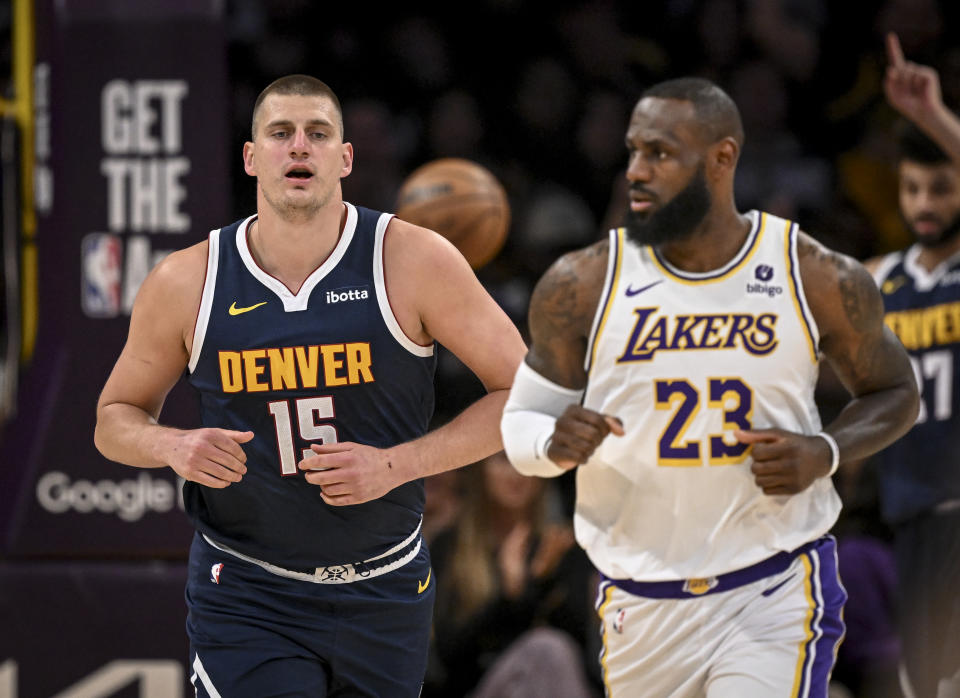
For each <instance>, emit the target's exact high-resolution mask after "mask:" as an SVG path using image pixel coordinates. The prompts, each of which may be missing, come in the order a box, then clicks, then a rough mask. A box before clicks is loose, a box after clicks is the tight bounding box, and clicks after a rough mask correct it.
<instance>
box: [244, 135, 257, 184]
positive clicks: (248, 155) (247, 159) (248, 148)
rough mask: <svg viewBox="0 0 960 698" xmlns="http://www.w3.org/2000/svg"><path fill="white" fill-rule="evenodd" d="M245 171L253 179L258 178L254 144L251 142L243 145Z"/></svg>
mask: <svg viewBox="0 0 960 698" xmlns="http://www.w3.org/2000/svg"><path fill="white" fill-rule="evenodd" d="M243 171H244V172H246V173H247V174H248V175H250V176H251V177H256V176H257V168H256V167H255V166H254V164H253V143H251V142H250V141H247V142H246V143H244V144H243Z"/></svg>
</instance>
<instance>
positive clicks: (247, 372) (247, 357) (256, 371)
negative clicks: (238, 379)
mask: <svg viewBox="0 0 960 698" xmlns="http://www.w3.org/2000/svg"><path fill="white" fill-rule="evenodd" d="M266 357H267V351H266V349H248V350H247V351H245V352H243V373H244V377H245V378H246V380H247V392H248V393H262V392H265V391H266V390H267V389H268V388H269V387H270V386H269V385H268V384H266V383H264V382H263V381H261V380H260V376H262V375H263V372H264V371H266V370H267V367H266V366H264V365H263V364H258V363H257V360H258V359H265V358H266Z"/></svg>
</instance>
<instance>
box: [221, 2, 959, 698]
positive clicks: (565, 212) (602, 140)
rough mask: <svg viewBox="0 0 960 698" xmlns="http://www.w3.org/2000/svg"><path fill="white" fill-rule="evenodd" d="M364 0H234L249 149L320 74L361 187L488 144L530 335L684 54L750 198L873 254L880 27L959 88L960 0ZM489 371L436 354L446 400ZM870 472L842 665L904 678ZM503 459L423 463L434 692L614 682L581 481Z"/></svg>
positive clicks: (881, 240)
mask: <svg viewBox="0 0 960 698" xmlns="http://www.w3.org/2000/svg"><path fill="white" fill-rule="evenodd" d="M348 5H349V4H346V5H341V6H338V7H331V6H330V4H329V3H315V2H311V1H310V0H227V3H226V6H227V16H228V22H229V25H228V31H229V67H230V81H231V85H232V88H233V89H232V96H231V99H232V107H233V113H232V142H233V143H234V144H235V148H236V151H237V152H239V147H240V143H241V142H242V141H244V140H246V139H247V138H248V137H249V135H248V134H249V127H250V106H251V105H252V103H253V101H254V99H255V98H256V95H257V93H258V91H259V90H260V89H261V88H262V87H263V86H264V85H266V84H267V83H268V82H270V81H271V80H273V79H274V78H276V77H278V76H281V75H284V74H288V73H296V72H305V73H309V74H312V75H315V76H316V77H319V78H320V79H322V80H324V81H326V82H327V83H328V84H329V85H330V86H331V87H332V88H333V89H334V90H335V91H336V92H337V94H338V95H339V97H340V99H341V102H342V105H343V109H344V120H345V137H346V140H348V141H350V142H351V143H353V145H354V148H355V162H354V171H353V173H352V174H351V175H350V176H349V177H348V178H347V179H346V180H345V181H344V185H343V189H344V198H345V199H346V200H348V201H351V202H354V203H358V204H361V205H364V206H368V207H371V208H375V209H380V210H387V211H389V210H393V209H394V199H395V196H396V192H397V190H398V189H399V187H400V184H401V183H402V181H403V179H404V178H405V177H406V175H407V174H409V173H410V172H411V171H412V170H413V169H415V168H416V167H417V166H419V165H421V164H423V163H424V162H427V161H429V160H432V159H434V158H439V157H463V158H469V159H472V160H475V161H478V162H480V163H482V164H483V165H485V166H486V167H488V168H489V169H490V170H491V171H493V172H494V173H495V174H496V175H497V176H498V177H499V178H500V180H501V181H502V182H503V184H504V186H505V188H506V190H507V193H508V196H509V198H510V204H511V209H512V219H513V220H512V226H511V231H510V234H509V236H508V240H507V242H506V245H505V247H504V249H503V251H502V252H501V254H500V255H499V256H498V257H497V258H496V259H495V260H494V261H493V262H491V263H490V264H488V265H487V266H486V267H484V268H483V269H481V270H480V271H479V272H478V276H479V277H480V279H481V281H483V283H484V284H485V285H486V286H487V288H488V290H489V291H490V292H491V294H492V295H493V296H494V298H495V299H496V300H497V301H498V302H499V303H500V304H501V305H502V306H503V307H504V309H505V310H506V311H507V313H508V314H509V315H510V316H511V318H512V319H513V320H514V321H515V322H516V323H517V325H518V326H519V327H520V328H521V331H522V332H525V324H526V317H525V314H526V309H527V305H528V301H529V297H530V293H531V291H532V289H533V285H534V283H535V282H536V280H537V279H538V278H539V277H540V275H541V274H542V273H543V272H544V271H545V270H546V268H547V267H548V266H549V264H550V263H551V262H552V261H553V260H554V259H556V257H557V256H559V255H560V254H561V253H563V252H565V251H568V250H571V249H574V248H577V247H581V246H583V245H586V244H589V243H590V242H592V241H594V240H596V239H598V238H599V236H600V235H602V234H603V232H604V231H605V230H606V229H607V228H608V227H610V226H613V225H617V224H618V222H619V220H620V218H621V216H622V215H623V212H624V210H625V208H624V207H625V187H624V178H623V170H624V167H625V160H626V158H625V155H626V151H625V147H624V131H625V125H626V123H627V119H628V117H629V114H630V110H631V108H632V106H633V104H634V102H635V101H636V98H637V96H638V95H639V93H640V92H641V91H642V90H643V89H644V87H646V86H648V85H650V84H652V83H654V82H657V81H659V80H662V79H667V78H672V77H678V76H681V75H699V76H704V77H708V78H711V79H713V80H715V81H716V82H718V83H719V84H720V85H721V86H723V87H725V89H726V90H727V91H728V92H729V93H730V95H731V96H732V97H733V99H734V100H735V101H736V103H737V104H738V105H739V107H740V110H741V113H742V116H743V120H744V126H745V131H746V144H745V146H744V149H743V153H742V157H741V161H740V165H739V167H738V174H737V177H738V179H737V185H736V186H737V191H736V195H737V201H738V204H739V206H740V208H741V210H746V209H750V208H760V209H764V210H766V211H769V212H772V213H775V214H777V215H780V216H784V217H788V218H793V219H796V220H798V221H799V222H800V224H801V227H802V228H803V229H804V230H806V231H807V232H808V233H810V234H811V235H813V236H814V237H816V238H818V239H820V240H821V241H823V242H825V243H826V244H828V245H830V246H831V247H833V248H835V249H837V250H839V251H842V252H845V253H847V254H850V255H852V256H854V257H856V258H857V259H864V258H866V257H868V256H872V255H875V254H879V253H882V252H887V251H890V250H893V249H897V248H900V247H903V246H905V245H906V244H907V243H908V242H909V236H908V234H907V232H906V229H905V228H904V226H903V224H902V222H901V219H900V216H899V214H898V211H897V196H896V191H897V189H896V173H895V169H894V153H895V140H894V129H895V125H896V120H897V117H896V114H895V113H894V111H893V110H892V109H891V108H890V107H889V106H888V105H887V104H886V102H885V100H884V98H883V93H882V90H881V77H882V74H883V70H884V66H885V58H884V44H883V37H884V35H885V33H886V32H888V31H895V32H896V33H897V34H898V35H899V37H900V41H901V43H902V46H903V49H904V52H905V54H906V56H907V57H908V58H909V59H910V60H914V61H917V62H920V63H924V64H927V65H931V66H933V67H935V68H937V69H938V70H939V72H940V75H941V81H942V86H943V91H944V100H945V102H946V103H947V105H948V106H950V107H952V108H953V109H957V107H958V106H960V40H958V39H960V37H958V30H960V21H958V20H960V3H955V2H948V1H947V0H940V1H939V2H938V1H937V0H885V1H880V0H877V1H873V2H861V3H836V2H833V3H831V2H828V1H827V0H662V2H658V3H639V2H633V3H627V2H614V1H611V0H593V1H590V2H555V3H551V4H550V5H549V6H547V5H545V4H543V3H529V2H522V0H478V1H477V2H474V3H468V4H466V5H464V4H458V3H419V4H417V7H416V9H414V8H412V7H410V6H409V5H407V4H398V5H396V6H393V7H391V6H381V7H379V8H378V9H377V10H375V11H372V10H371V11H369V12H365V13H363V14H361V12H359V11H357V10H356V9H355V8H351V7H349V6H348ZM231 172H233V173H234V180H233V181H232V192H233V199H234V206H233V210H235V211H236V212H237V215H240V214H244V215H245V212H247V211H252V210H254V206H255V199H254V194H255V190H254V184H253V182H252V180H250V179H248V178H246V177H245V176H244V175H243V174H242V172H241V170H240V168H239V167H236V168H231ZM481 391H482V387H481V386H480V385H479V383H478V382H477V381H476V379H475V378H473V376H472V374H470V373H469V371H467V370H466V369H464V368H463V367H462V366H460V365H459V363H458V362H457V361H456V360H455V359H453V358H452V357H450V356H449V355H446V354H444V353H443V352H442V351H441V361H440V368H439V371H438V405H437V415H436V421H437V422H438V423H439V422H442V421H444V420H446V419H448V418H449V417H451V416H452V415H453V414H454V413H456V412H457V411H458V410H459V409H461V408H462V407H463V406H464V405H465V404H467V403H468V402H470V401H471V400H473V399H474V398H475V397H476V396H477V395H478V394H479V393H480V392H481ZM822 398H823V411H824V413H825V417H826V418H828V417H829V415H830V414H832V413H835V411H836V410H838V409H839V405H840V404H842V401H843V399H844V397H843V395H842V393H839V392H838V391H837V390H836V389H831V388H830V386H829V385H828V386H826V387H825V389H824V390H823V391H822ZM865 473H866V474H865V477H864V478H862V479H861V481H860V484H859V485H858V487H857V488H855V489H849V488H845V483H844V482H843V481H842V480H841V481H840V482H839V483H838V484H839V486H840V488H841V490H842V494H843V496H844V499H845V500H846V503H847V506H848V509H847V513H846V514H845V515H844V519H843V520H842V521H841V524H840V525H839V526H838V533H840V534H842V538H841V551H843V549H844V546H845V545H846V546H847V549H848V551H849V552H848V553H847V556H846V566H847V568H848V569H849V572H848V571H847V569H844V561H843V560H842V561H841V569H842V571H843V573H844V574H845V575H849V576H850V578H851V579H854V578H855V577H856V576H857V575H861V576H863V579H865V580H866V581H864V582H861V580H860V579H857V584H858V586H859V585H861V584H866V585H867V586H864V587H863V588H869V589H870V590H872V596H871V597H870V598H862V597H859V598H858V599H853V598H852V601H853V602H854V605H853V606H852V607H851V608H850V609H849V611H850V613H849V614H848V617H847V620H848V626H849V634H848V638H847V642H846V643H845V644H844V646H843V648H842V650H841V657H840V662H839V664H838V669H837V675H838V676H839V677H840V678H841V679H843V680H844V681H845V682H846V683H847V684H849V685H852V686H854V687H855V690H854V691H851V693H855V691H856V690H859V695H863V696H870V695H875V696H885V695H891V696H892V695H898V692H897V689H896V685H895V684H896V677H895V676H891V675H890V673H891V671H893V672H894V673H895V670H894V669H893V668H894V667H895V666H896V658H897V652H898V647H897V643H896V639H895V636H894V633H893V631H892V627H891V625H890V623H891V621H890V613H891V610H890V606H889V588H890V586H891V585H892V584H895V580H894V579H892V577H891V575H892V572H891V569H892V568H891V563H890V560H889V551H888V549H887V548H886V547H885V545H886V538H887V535H888V532H886V531H885V530H884V529H883V527H882V524H880V523H879V520H878V517H877V516H876V511H875V498H873V497H872V496H871V490H870V482H871V480H870V473H869V468H868V469H867V470H866V471H865ZM513 477H516V474H515V473H513ZM510 478H511V474H510V472H509V468H508V467H507V466H505V465H504V463H501V462H498V461H497V460H496V458H494V459H492V460H491V462H488V463H484V464H478V465H475V466H472V467H471V468H468V469H465V470H464V471H462V472H459V473H447V474H444V475H443V476H439V477H435V478H431V479H430V481H429V482H428V483H427V489H428V503H427V504H428V510H427V514H426V517H427V518H426V521H425V530H426V531H427V533H428V537H429V538H430V539H431V542H432V544H433V545H434V547H435V568H436V570H437V575H438V578H439V580H440V581H439V582H438V584H439V587H438V589H439V591H438V593H439V595H440V596H439V597H438V606H437V612H436V622H435V632H436V637H437V638H438V640H442V642H439V641H438V643H437V650H438V651H436V652H435V653H434V657H433V659H432V661H431V671H430V674H429V676H428V685H427V687H426V689H425V695H463V694H465V693H466V692H467V691H468V690H472V689H473V688H474V687H476V686H478V684H479V685H480V688H479V689H477V690H478V693H477V695H501V696H507V695H512V694H511V693H509V692H505V691H507V689H504V688H503V686H505V685H510V686H513V687H514V688H513V690H515V691H520V692H517V693H516V695H525V696H534V695H539V694H538V693H537V692H535V691H534V689H532V688H530V687H529V686H527V684H525V683H524V681H523V671H522V667H523V666H527V667H530V666H534V667H538V671H539V672H540V674H541V675H542V676H553V677H555V678H557V679H559V680H558V681H557V682H556V683H558V684H562V686H563V690H561V689H560V688H558V687H557V686H545V687H544V688H543V691H544V693H543V694H544V695H547V694H549V695H551V696H554V698H556V697H557V696H563V695H570V696H580V695H584V696H587V695H599V693H600V687H599V683H598V681H599V678H598V675H597V672H598V668H597V666H596V664H597V662H596V654H597V651H598V649H599V637H598V636H597V627H596V619H595V615H594V616H592V615H591V613H592V611H590V605H591V604H592V599H590V598H589V596H590V591H591V589H592V586H591V585H592V583H593V582H592V579H591V573H590V569H589V565H588V564H587V561H586V559H585V558H584V557H583V555H582V553H581V552H580V550H579V548H578V547H577V546H576V545H575V544H574V543H573V541H572V537H571V532H570V528H569V519H570V513H571V507H572V489H573V483H572V481H571V478H567V477H564V478H560V479H558V480H557V481H550V482H542V481H537V482H536V483H535V484H534V485H530V487H529V488H526V487H525V486H524V485H522V484H520V483H519V481H511V480H510ZM501 479H502V480H503V481H504V482H499V481H500V480H501ZM498 482H499V484H498ZM504 483H505V484H504ZM481 504H482V506H481ZM458 563H459V564H462V565H463V566H458ZM457 580H459V582H458V581H457ZM849 586H850V585H848V588H849ZM458 594H459V596H458ZM858 601H859V603H858ZM508 621H509V622H508ZM537 628H553V629H559V630H560V631H561V632H562V633H563V634H564V635H563V637H565V638H568V640H570V639H572V641H573V645H572V646H570V645H568V644H565V642H567V641H566V640H558V637H557V636H554V635H549V634H548V635H543V634H539V635H535V636H533V637H531V636H529V635H528V634H527V631H529V630H533V629H537ZM517 656H519V657H520V658H521V659H520V661H513V663H511V659H515V657H517ZM497 660H502V661H501V662H500V663H497ZM540 662H544V663H540ZM551 667H552V668H551ZM864 667H866V668H864ZM871 667H874V668H871ZM564 669H566V670H569V671H571V672H572V673H573V675H574V676H572V677H571V675H569V674H567V673H561V671H562V670H564ZM497 672H499V673H497ZM884 672H886V673H884ZM482 681H486V682H487V684H492V686H493V688H490V685H488V686H487V688H486V689H485V688H484V686H483V684H482V683H481V682H482ZM496 681H502V682H503V681H505V683H501V684H497V683H496ZM871 682H873V683H872V684H871ZM497 686H500V688H497ZM521 688H522V691H521ZM484 690H488V691H491V690H492V691H494V692H491V693H487V694H484V693H483V691H484ZM564 690H565V691H566V693H564V692H563V691H564ZM839 690H842V689H840V688H838V691H839ZM497 691H500V692H497ZM431 692H432V693H431Z"/></svg>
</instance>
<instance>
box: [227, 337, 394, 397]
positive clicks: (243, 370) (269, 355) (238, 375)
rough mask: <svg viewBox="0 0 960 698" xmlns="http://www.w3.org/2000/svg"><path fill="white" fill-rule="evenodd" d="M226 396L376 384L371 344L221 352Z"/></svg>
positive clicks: (314, 345) (359, 343) (313, 345)
mask: <svg viewBox="0 0 960 698" xmlns="http://www.w3.org/2000/svg"><path fill="white" fill-rule="evenodd" d="M219 362H220V382H221V384H222V386H223V392H225V393H239V392H241V391H243V392H248V393H263V392H267V391H282V390H300V389H303V388H314V389H315V388H318V387H328V388H332V387H339V386H345V385H359V384H362V383H373V382H374V381H375V378H374V376H373V356H372V352H371V350H370V343H369V342H346V343H343V344H311V345H309V346H303V347H271V348H267V349H245V350H243V351H221V352H220V353H219Z"/></svg>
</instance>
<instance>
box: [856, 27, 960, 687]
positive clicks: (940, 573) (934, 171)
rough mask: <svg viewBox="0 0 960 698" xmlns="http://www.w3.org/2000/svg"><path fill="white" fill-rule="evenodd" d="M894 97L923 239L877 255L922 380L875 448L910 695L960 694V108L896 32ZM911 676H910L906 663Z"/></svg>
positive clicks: (885, 290)
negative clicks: (908, 424)
mask: <svg viewBox="0 0 960 698" xmlns="http://www.w3.org/2000/svg"><path fill="white" fill-rule="evenodd" d="M887 54H888V59H889V67H888V69H887V74H886V78H885V81H884V90H885V92H886V95H887V100H888V102H889V103H890V104H891V105H892V106H893V107H894V108H896V109H897V110H898V111H899V112H900V113H901V114H902V115H903V116H904V117H906V118H907V119H908V120H909V121H910V122H911V123H912V124H913V127H911V128H908V129H906V130H905V131H904V132H903V133H902V135H901V139H900V159H899V163H898V175H899V180H900V195H899V199H900V212H901V214H902V217H903V220H904V222H905V223H906V225H907V227H908V228H909V229H910V231H911V232H912V233H913V235H914V237H915V239H916V242H915V243H914V244H913V245H912V246H911V247H909V248H907V249H906V250H901V251H899V252H894V253H892V254H889V255H886V256H884V257H880V258H877V259H873V260H869V261H868V262H867V263H866V265H867V267H868V268H869V269H871V271H872V272H873V274H874V276H875V278H876V280H877V283H878V285H879V287H880V293H881V295H882V296H883V301H884V306H885V308H886V322H887V325H888V326H889V327H890V328H891V329H892V330H893V331H894V332H895V333H896V334H897V335H898V336H899V337H900V339H901V341H902V342H903V344H904V346H905V347H906V348H907V351H908V352H909V354H910V360H911V362H912V363H913V368H914V371H915V373H916V375H917V380H918V382H919V383H920V386H921V395H922V400H921V408H920V415H919V416H918V417H917V423H916V425H914V427H913V429H911V430H910V432H909V433H908V434H907V435H906V436H905V437H904V438H902V439H900V440H899V441H897V442H896V443H895V444H893V445H892V446H891V447H890V448H888V449H886V450H884V451H883V452H881V453H880V454H879V456H878V457H877V465H878V477H879V484H880V504H881V511H882V513H883V516H884V519H885V520H886V522H887V523H888V524H889V525H890V526H891V528H892V530H893V532H894V552H895V556H896V561H897V572H898V578H899V579H898V591H897V594H898V603H897V607H898V616H899V625H900V635H901V644H902V652H903V658H904V666H905V669H906V672H905V674H906V676H905V679H906V681H907V682H908V683H909V686H910V689H909V693H908V695H910V696H912V697H915V698H935V697H937V696H939V697H940V698H947V697H954V698H955V697H956V696H960V593H958V591H957V579H960V459H958V456H957V454H958V452H960V234H958V233H960V119H958V118H957V116H956V114H954V113H953V112H951V111H950V110H949V109H948V108H947V107H946V106H945V105H944V104H943V100H942V98H941V94H940V79H939V76H938V75H937V73H936V71H935V70H933V69H932V68H929V67H927V66H921V65H917V64H915V63H911V62H908V61H906V60H904V57H903V53H902V51H901V49H900V45H899V42H898V40H897V38H896V36H893V35H891V36H889V37H888V38H887ZM901 679H902V680H903V679H904V676H903V675H901Z"/></svg>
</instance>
